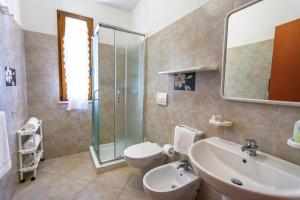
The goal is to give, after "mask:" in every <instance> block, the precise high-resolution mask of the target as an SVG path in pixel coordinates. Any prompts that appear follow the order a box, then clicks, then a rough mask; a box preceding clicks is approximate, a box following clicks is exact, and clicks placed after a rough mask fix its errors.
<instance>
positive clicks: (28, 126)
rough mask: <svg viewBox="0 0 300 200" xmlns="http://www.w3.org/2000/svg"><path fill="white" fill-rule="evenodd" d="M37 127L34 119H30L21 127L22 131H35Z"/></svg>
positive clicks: (37, 124) (36, 121)
mask: <svg viewBox="0 0 300 200" xmlns="http://www.w3.org/2000/svg"><path fill="white" fill-rule="evenodd" d="M38 127H39V120H38V119H37V118H36V117H31V118H30V119H29V120H28V121H27V122H26V124H25V125H24V126H23V131H35V130H36V129H37V128H38Z"/></svg>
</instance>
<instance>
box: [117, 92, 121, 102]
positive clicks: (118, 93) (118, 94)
mask: <svg viewBox="0 0 300 200" xmlns="http://www.w3.org/2000/svg"><path fill="white" fill-rule="evenodd" d="M120 102H121V99H120V90H117V103H120Z"/></svg>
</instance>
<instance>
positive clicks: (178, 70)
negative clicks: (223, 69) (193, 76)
mask: <svg viewBox="0 0 300 200" xmlns="http://www.w3.org/2000/svg"><path fill="white" fill-rule="evenodd" d="M216 70H218V67H189V68H182V69H174V70H169V71H161V72H158V74H160V75H161V74H177V73H189V72H202V71H216Z"/></svg>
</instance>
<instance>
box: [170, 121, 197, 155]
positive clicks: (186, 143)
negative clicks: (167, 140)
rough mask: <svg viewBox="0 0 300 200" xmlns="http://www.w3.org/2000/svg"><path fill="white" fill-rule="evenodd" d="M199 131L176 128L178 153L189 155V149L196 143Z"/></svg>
mask: <svg viewBox="0 0 300 200" xmlns="http://www.w3.org/2000/svg"><path fill="white" fill-rule="evenodd" d="M197 134H198V131H197V130H195V129H192V128H189V127H187V126H183V125H182V126H176V127H175V135H174V150H175V151H176V152H177V153H180V154H184V155H188V151H189V148H190V147H191V146H192V144H193V143H194V141H195V137H196V135H197Z"/></svg>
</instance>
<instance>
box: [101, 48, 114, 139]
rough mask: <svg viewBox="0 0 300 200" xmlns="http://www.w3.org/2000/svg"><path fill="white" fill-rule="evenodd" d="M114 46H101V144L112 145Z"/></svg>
mask: <svg viewBox="0 0 300 200" xmlns="http://www.w3.org/2000/svg"><path fill="white" fill-rule="evenodd" d="M114 50H115V49H114V46H112V45H106V44H99V62H100V64H101V66H100V68H99V70H100V87H99V96H100V97H99V98H100V103H101V110H100V113H101V117H100V144H106V143H112V142H113V140H114V128H115V121H114V117H115V115H114V112H113V111H114V106H115V104H114V102H115V57H114V55H115V52H114Z"/></svg>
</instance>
